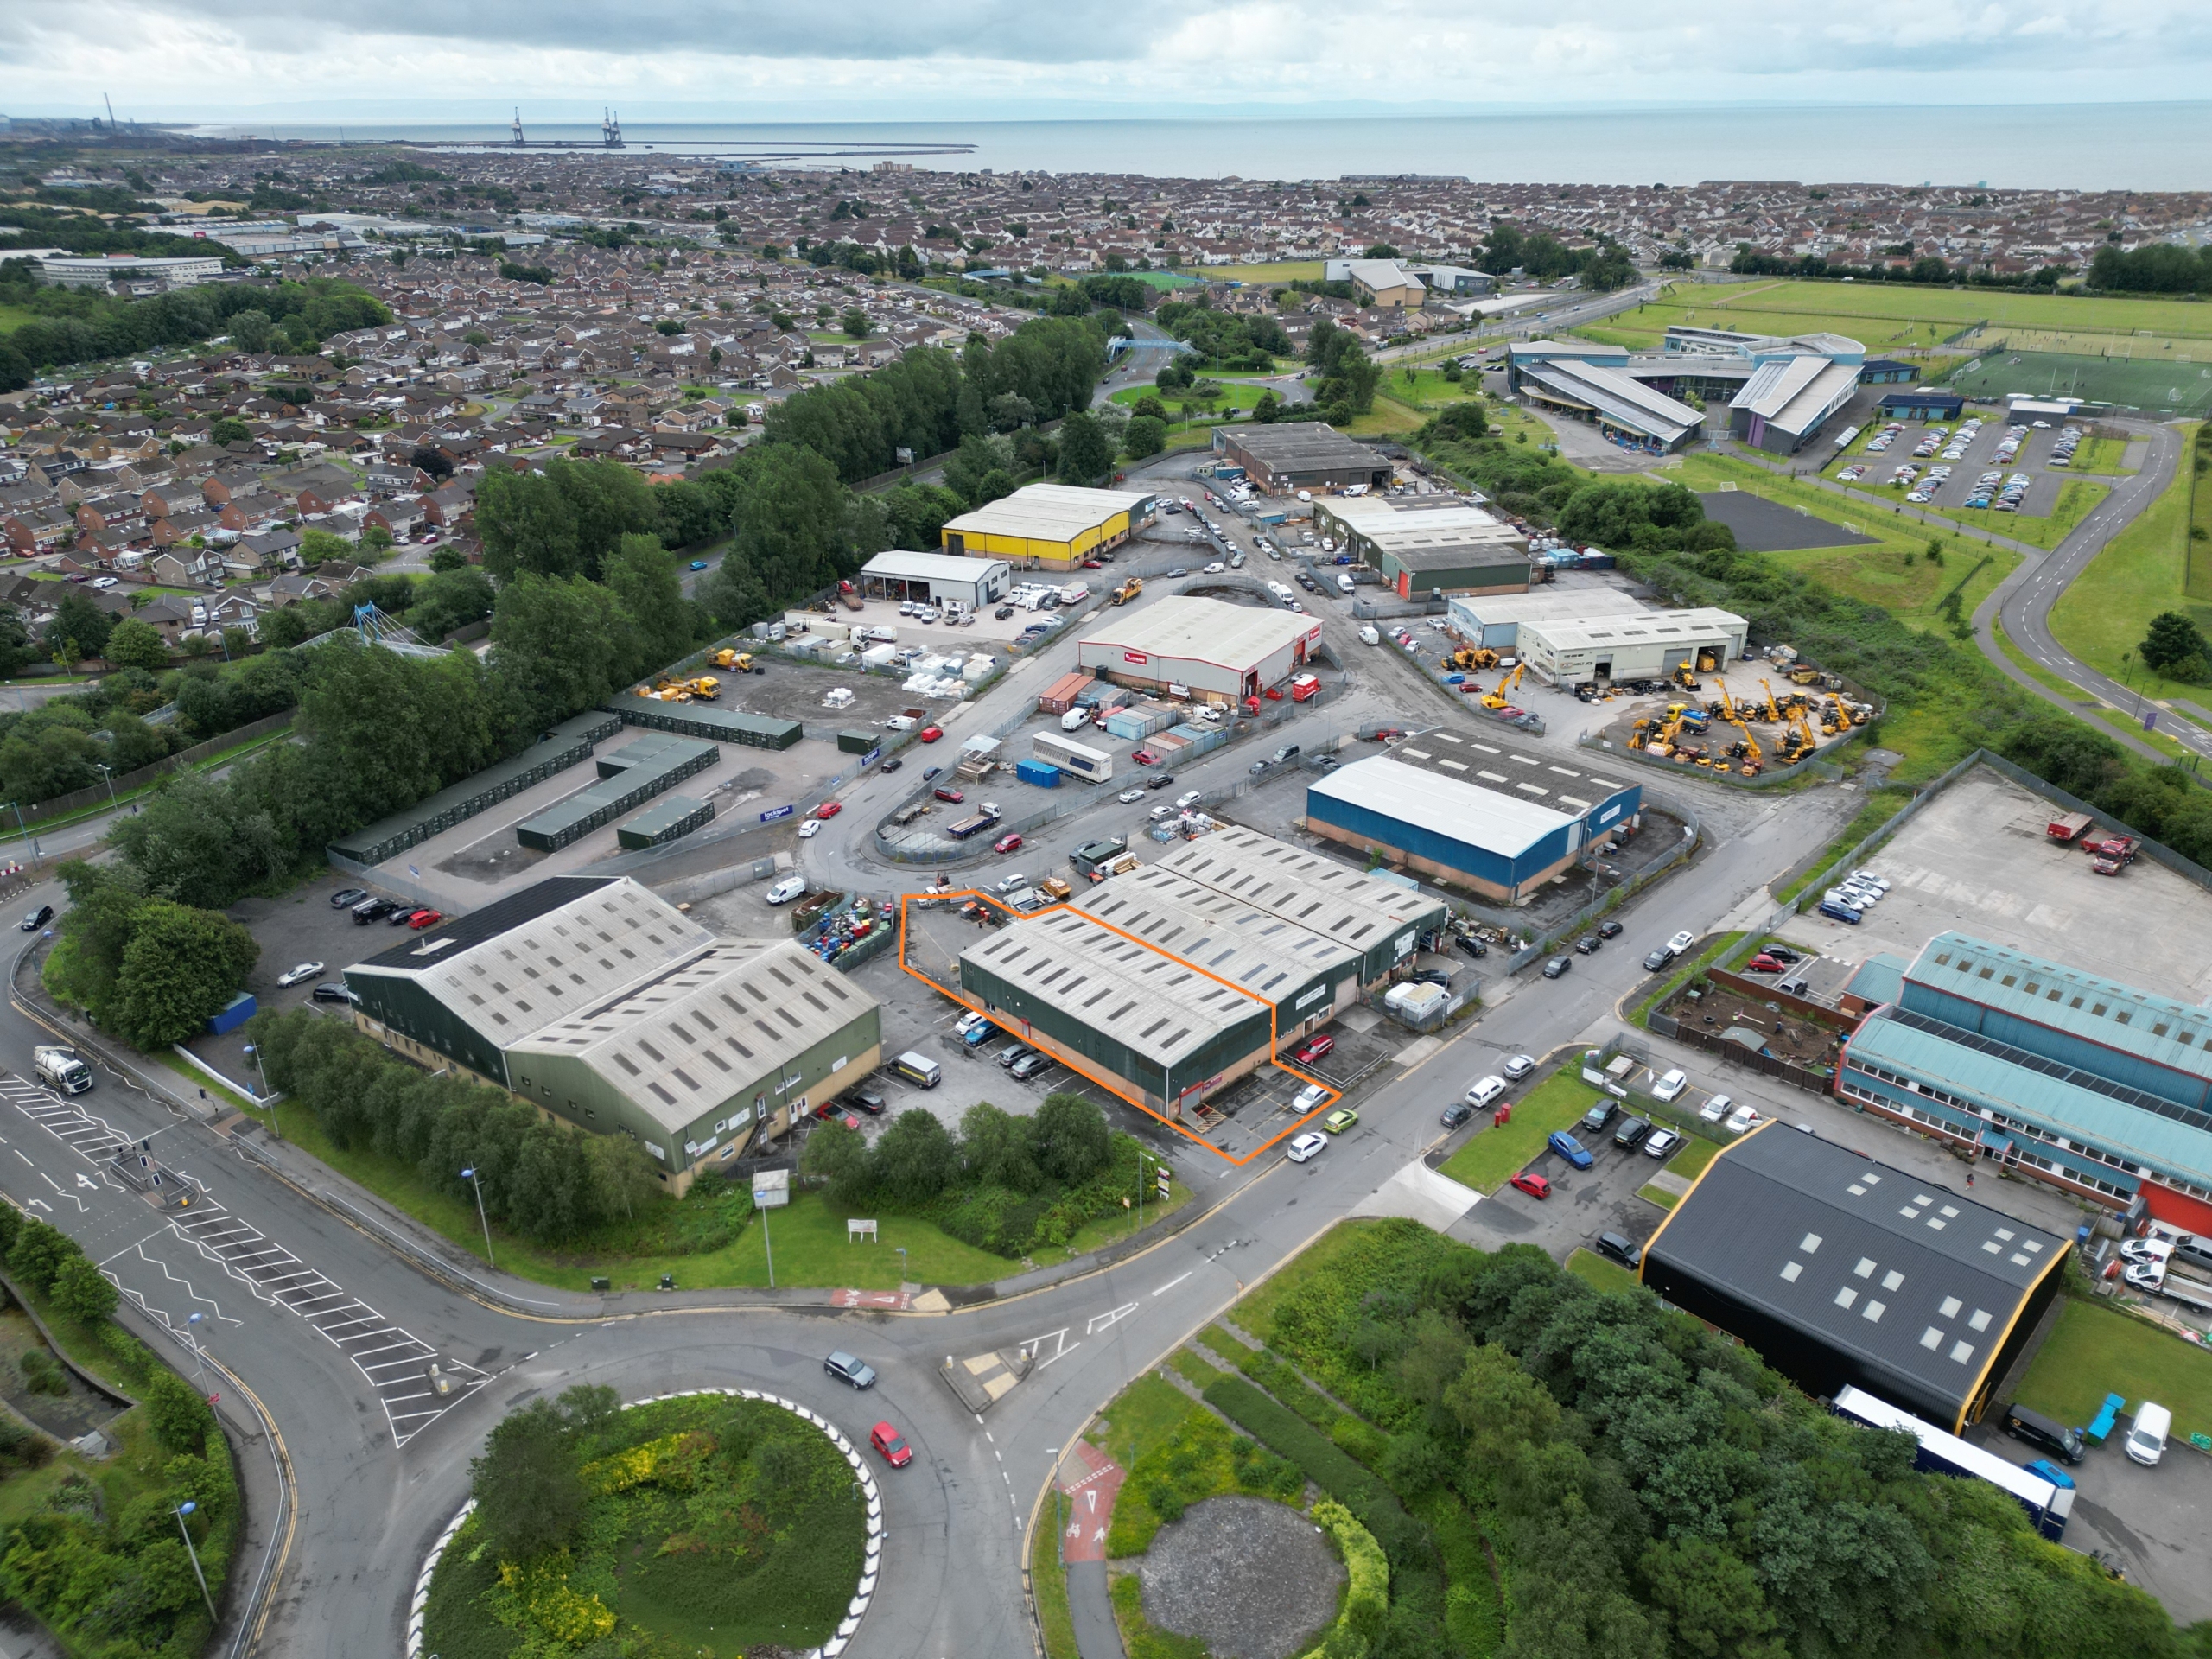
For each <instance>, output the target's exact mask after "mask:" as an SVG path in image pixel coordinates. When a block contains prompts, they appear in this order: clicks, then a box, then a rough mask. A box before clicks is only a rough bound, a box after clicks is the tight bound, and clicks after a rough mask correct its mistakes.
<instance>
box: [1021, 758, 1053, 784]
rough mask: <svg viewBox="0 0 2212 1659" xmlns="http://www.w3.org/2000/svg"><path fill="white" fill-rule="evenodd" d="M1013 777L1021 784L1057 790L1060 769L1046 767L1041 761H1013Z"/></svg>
mask: <svg viewBox="0 0 2212 1659" xmlns="http://www.w3.org/2000/svg"><path fill="white" fill-rule="evenodd" d="M1014 776H1015V777H1016V778H1017V779H1020V781H1021V782H1023V783H1025V784H1034V785H1037V787H1038V788H1039V789H1058V787H1059V786H1060V769H1059V768H1058V766H1047V765H1046V763H1045V762H1044V761H1042V760H1017V761H1015V762H1014Z"/></svg>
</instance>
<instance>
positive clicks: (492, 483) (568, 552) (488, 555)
mask: <svg viewBox="0 0 2212 1659" xmlns="http://www.w3.org/2000/svg"><path fill="white" fill-rule="evenodd" d="M476 531H477V534H478V535H479V536H480V537H482V538H483V542H484V568H485V569H486V570H488V571H490V572H491V573H492V574H493V575H494V576H497V577H498V578H499V580H500V581H501V582H510V581H512V580H513V579H514V578H515V577H516V576H517V575H523V574H528V575H537V576H569V575H575V574H576V570H577V564H578V559H577V551H576V522H575V515H574V514H573V513H572V512H570V511H569V504H568V503H567V501H565V500H564V499H563V498H562V494H561V488H560V486H559V485H557V484H556V483H555V482H554V481H553V480H552V479H551V478H550V477H548V476H547V475H546V474H543V473H515V472H509V471H507V470H505V468H503V467H502V468H493V469H488V470H486V473H485V474H484V478H483V481H482V482H481V483H480V484H479V485H478V486H477V487H476Z"/></svg>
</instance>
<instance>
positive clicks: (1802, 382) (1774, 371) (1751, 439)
mask: <svg viewBox="0 0 2212 1659" xmlns="http://www.w3.org/2000/svg"><path fill="white" fill-rule="evenodd" d="M1859 366H1860V365H1859V360H1857V359H1836V358H1831V357H1825V356H1821V355H1820V354H1818V353H1812V352H1806V353H1798V354H1796V355H1792V356H1786V357H1777V358H1770V359H1764V360H1763V361H1760V362H1759V363H1758V366H1757V367H1756V368H1754V369H1753V370H1752V372H1751V378H1750V379H1748V380H1746V381H1745V383H1744V389H1743V390H1742V391H1739V392H1738V393H1737V394H1736V395H1735V397H1732V398H1731V399H1730V400H1729V404H1728V430H1729V433H1730V435H1732V436H1733V437H1734V438H1736V439H1737V440H1738V442H1743V443H1747V444H1749V445H1751V448H1754V449H1764V450H1765V451H1767V452H1768V453H1769V454H1777V455H1794V454H1796V453H1797V452H1798V451H1799V450H1800V449H1802V448H1804V447H1805V446H1806V445H1807V444H1808V443H1809V442H1812V440H1813V437H1814V435H1815V434H1816V433H1818V432H1819V431H1820V429H1821V428H1822V427H1824V426H1826V425H1827V423H1828V417H1829V416H1832V415H1834V413H1835V412H1836V411H1837V410H1840V409H1841V408H1842V407H1843V406H1844V405H1845V404H1847V403H1849V402H1850V401H1851V400H1852V398H1853V397H1856V396H1857V395H1858V392H1859Z"/></svg>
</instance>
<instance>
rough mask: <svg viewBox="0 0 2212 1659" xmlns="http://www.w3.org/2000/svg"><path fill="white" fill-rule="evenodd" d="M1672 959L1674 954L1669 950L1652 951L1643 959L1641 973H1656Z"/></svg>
mask: <svg viewBox="0 0 2212 1659" xmlns="http://www.w3.org/2000/svg"><path fill="white" fill-rule="evenodd" d="M1674 959H1675V953H1674V952H1673V951H1671V950H1665V949H1661V950H1654V951H1653V952H1652V953H1651V954H1650V955H1649V956H1648V957H1645V958H1644V959H1643V971H1644V972H1645V973H1647V974H1656V973H1658V972H1660V971H1661V970H1662V969H1664V968H1665V967H1666V965H1667V964H1668V963H1670V962H1672V961H1673V960H1674Z"/></svg>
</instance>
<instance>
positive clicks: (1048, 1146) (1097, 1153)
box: [1031, 1094, 1135, 1186]
mask: <svg viewBox="0 0 2212 1659" xmlns="http://www.w3.org/2000/svg"><path fill="white" fill-rule="evenodd" d="M1110 1139H1111V1137H1110V1136H1109V1133H1108V1130H1107V1128H1106V1116H1105V1114H1104V1113H1103V1112H1101V1111H1100V1110H1099V1109H1098V1107H1097V1105H1096V1103H1094V1102H1092V1101H1090V1100H1089V1099H1087V1098H1086V1097H1085V1096H1082V1095H1071V1094H1052V1095H1047V1096H1045V1103H1044V1104H1043V1105H1041V1106H1039V1108H1038V1109H1037V1116H1036V1118H1035V1120H1034V1122H1033V1125H1032V1128H1031V1142H1032V1144H1033V1147H1035V1151H1036V1158H1037V1164H1038V1166H1039V1168H1041V1169H1042V1170H1043V1171H1044V1172H1045V1173H1046V1174H1047V1175H1049V1176H1051V1177H1052V1179H1054V1180H1056V1181H1059V1182H1062V1183H1064V1184H1065V1185H1069V1186H1078V1185H1082V1183H1084V1181H1087V1180H1089V1179H1090V1178H1091V1177H1092V1176H1093V1175H1096V1173H1098V1172H1099V1171H1100V1170H1101V1169H1103V1167H1105V1164H1106V1158H1107V1154H1108V1149H1109V1144H1110ZM1130 1173H1131V1176H1132V1178H1133V1179H1134V1177H1135V1171H1134V1170H1133V1171H1131V1172H1130Z"/></svg>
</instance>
